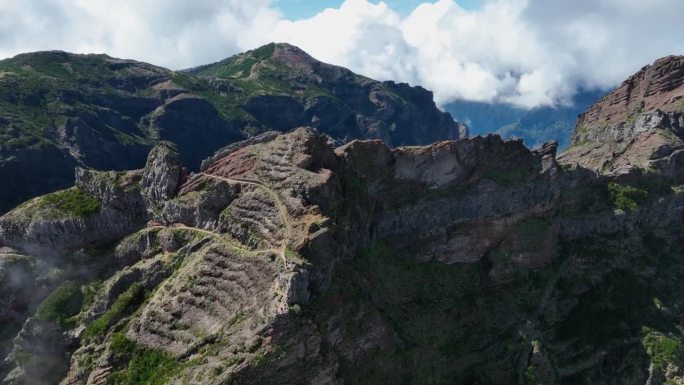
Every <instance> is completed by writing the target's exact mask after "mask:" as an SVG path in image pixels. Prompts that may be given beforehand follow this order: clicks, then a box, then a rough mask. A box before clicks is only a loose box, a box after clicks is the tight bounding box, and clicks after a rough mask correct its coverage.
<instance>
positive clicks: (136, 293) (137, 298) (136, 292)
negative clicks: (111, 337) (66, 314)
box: [83, 282, 145, 339]
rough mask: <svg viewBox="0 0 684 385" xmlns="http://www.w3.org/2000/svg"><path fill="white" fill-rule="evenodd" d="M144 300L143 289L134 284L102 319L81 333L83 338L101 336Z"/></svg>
mask: <svg viewBox="0 0 684 385" xmlns="http://www.w3.org/2000/svg"><path fill="white" fill-rule="evenodd" d="M144 299H145V289H144V288H143V287H142V285H140V284H139V283H137V282H136V283H134V284H133V285H131V287H129V288H128V290H126V291H125V292H124V293H123V294H121V295H120V296H119V298H117V299H116V301H115V302H114V304H113V305H112V307H111V308H110V309H109V310H107V312H106V313H105V314H103V315H102V317H100V318H98V319H96V320H95V321H93V322H92V323H91V324H90V325H88V327H87V328H86V330H85V331H84V332H83V337H84V338H86V339H92V338H94V337H97V336H101V335H103V334H104V333H105V332H106V331H107V329H109V327H110V326H111V325H113V324H114V323H115V322H117V321H119V320H120V319H122V318H123V317H125V316H127V315H129V314H131V313H132V312H133V311H134V310H135V309H136V308H137V307H138V305H140V304H141V303H142V302H143V300H144Z"/></svg>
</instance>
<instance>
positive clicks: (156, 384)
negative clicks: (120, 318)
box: [108, 333, 182, 385]
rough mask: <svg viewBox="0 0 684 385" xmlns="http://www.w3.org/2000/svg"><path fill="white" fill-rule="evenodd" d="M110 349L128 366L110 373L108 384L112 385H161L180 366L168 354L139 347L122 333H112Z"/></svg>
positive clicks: (176, 371) (180, 366) (178, 369)
mask: <svg viewBox="0 0 684 385" xmlns="http://www.w3.org/2000/svg"><path fill="white" fill-rule="evenodd" d="M110 349H111V351H112V353H113V354H114V356H115V357H117V359H120V360H121V361H123V362H128V366H127V367H126V368H125V369H123V370H120V371H117V372H114V373H112V374H111V375H110V376H109V378H108V384H113V385H138V384H146V385H162V384H166V383H167V381H168V380H169V378H171V377H172V376H173V375H175V374H177V373H178V372H179V371H180V368H182V365H181V364H179V363H178V362H177V360H176V359H174V358H173V357H172V356H170V355H169V354H167V353H165V352H162V351H158V350H152V349H145V348H142V347H139V346H138V345H137V344H136V343H135V342H134V341H131V340H129V339H128V338H126V336H125V335H124V334H123V333H114V334H113V335H112V342H111V344H110Z"/></svg>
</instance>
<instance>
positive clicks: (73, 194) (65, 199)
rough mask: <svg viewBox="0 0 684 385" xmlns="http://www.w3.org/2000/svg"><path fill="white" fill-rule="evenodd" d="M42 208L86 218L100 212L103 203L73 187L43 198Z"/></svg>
mask: <svg viewBox="0 0 684 385" xmlns="http://www.w3.org/2000/svg"><path fill="white" fill-rule="evenodd" d="M40 207H41V208H53V209H56V210H57V211H58V212H60V213H62V214H65V215H68V216H76V217H81V218H86V217H88V216H90V215H92V214H96V213H98V212H100V210H101V209H102V202H100V201H99V200H98V199H97V198H95V197H93V196H92V195H90V194H88V193H87V192H85V191H83V190H81V189H79V188H78V187H73V188H70V189H68V190H63V191H58V192H55V193H52V194H48V195H45V196H43V197H42V198H40Z"/></svg>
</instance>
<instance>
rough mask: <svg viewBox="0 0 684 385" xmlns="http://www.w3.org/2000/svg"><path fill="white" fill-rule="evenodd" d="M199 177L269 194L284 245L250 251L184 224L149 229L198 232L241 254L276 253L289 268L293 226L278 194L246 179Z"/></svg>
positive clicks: (216, 176) (214, 233) (242, 246)
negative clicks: (278, 216)
mask: <svg viewBox="0 0 684 385" xmlns="http://www.w3.org/2000/svg"><path fill="white" fill-rule="evenodd" d="M199 175H203V176H206V177H209V178H213V179H216V180H221V181H224V182H227V183H230V184H246V185H251V186H256V187H258V188H260V189H262V190H264V191H266V193H268V194H269V195H270V196H271V197H272V198H273V200H274V202H275V205H276V207H277V209H278V212H279V214H280V217H281V220H282V221H283V223H284V224H285V234H284V237H283V241H282V244H281V245H280V247H279V248H277V249H275V248H267V249H256V250H252V249H248V248H246V247H244V245H242V244H240V243H239V242H237V241H235V240H234V239H228V238H227V237H226V236H225V235H223V234H221V233H216V232H213V231H210V230H205V229H200V228H197V227H191V226H187V225H185V224H182V223H174V224H172V225H170V226H162V225H155V226H148V227H147V229H174V230H185V231H192V232H197V233H201V234H205V235H208V236H210V237H212V238H215V239H218V240H219V241H220V242H221V243H223V244H224V245H226V246H228V247H230V248H232V249H235V250H238V251H239V252H242V253H245V254H252V255H254V254H260V253H269V252H270V253H275V254H278V256H280V259H281V260H282V261H283V264H284V266H285V267H287V244H288V242H289V240H290V236H291V226H290V220H289V218H288V215H287V209H286V208H285V204H284V203H283V201H282V199H281V198H280V196H279V195H278V193H276V192H275V191H274V190H273V189H272V188H270V187H268V186H266V185H265V184H263V183H261V182H258V181H253V180H246V179H232V178H226V177H222V176H218V175H213V174H207V173H200V174H199Z"/></svg>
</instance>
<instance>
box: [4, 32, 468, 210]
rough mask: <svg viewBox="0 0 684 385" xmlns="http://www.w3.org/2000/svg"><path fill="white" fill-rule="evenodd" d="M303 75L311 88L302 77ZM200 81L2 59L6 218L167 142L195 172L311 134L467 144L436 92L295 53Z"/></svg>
mask: <svg viewBox="0 0 684 385" xmlns="http://www.w3.org/2000/svg"><path fill="white" fill-rule="evenodd" d="M259 52H261V54H260V53H259ZM264 52H266V53H269V54H268V55H266V54H264ZM283 52H287V53H292V54H291V55H289V54H288V55H284V54H283ZM255 55H256V56H258V57H260V58H261V59H259V60H261V61H255V62H254V63H255V64H254V66H255V71H254V72H255V73H258V76H256V75H255V76H253V77H249V76H243V75H244V74H243V73H242V72H239V71H238V72H235V71H236V70H235V68H233V67H235V66H237V64H235V63H240V65H242V66H243V67H245V68H248V69H250V70H251V67H250V66H248V65H247V64H249V63H247V64H245V61H246V60H247V58H251V57H253V56H255ZM259 55H263V57H261V56H259ZM249 60H252V59H249ZM247 61H248V60H247ZM231 63H233V64H231ZM269 63H270V64H269ZM272 63H278V65H277V66H275V65H273V64H272ZM302 63H306V64H302ZM303 65H305V66H308V67H306V68H308V70H307V71H304V72H306V74H307V76H308V78H306V79H300V77H301V76H303V75H302V73H304V72H302V70H301V66H303ZM311 66H313V67H311ZM238 67H239V66H238ZM226 68H227V69H226ZM231 71H233V72H231ZM194 72H196V73H197V75H192V74H190V73H183V72H174V71H170V70H167V69H164V68H160V67H155V66H152V65H149V64H145V63H140V62H135V61H132V60H121V59H115V58H111V57H108V56H106V55H74V54H69V53H64V52H38V53H32V54H24V55H18V56H16V57H14V58H12V59H6V60H2V61H0V140H1V141H0V178H2V179H3V180H10V181H13V183H11V184H3V185H2V186H0V212H4V211H5V210H7V209H9V208H11V207H13V206H15V205H17V204H19V203H20V202H22V201H24V200H26V199H28V198H31V197H34V196H36V195H39V194H43V193H46V192H50V191H54V190H57V189H61V188H66V187H68V186H69V185H70V184H71V183H72V180H73V168H74V167H75V166H81V167H87V168H95V169H105V170H106V169H116V170H124V169H133V168H139V167H141V166H142V165H143V164H144V161H145V156H146V154H147V153H148V151H149V150H150V148H151V147H152V146H153V145H154V144H156V143H159V142H160V141H169V142H172V143H175V144H176V145H177V146H178V149H179V151H180V154H181V158H182V160H183V165H184V166H187V167H189V168H191V169H194V170H196V169H197V168H198V167H199V165H200V162H201V161H202V160H203V159H204V158H206V157H208V156H209V155H211V154H212V153H213V152H214V151H216V150H217V149H219V148H221V147H223V146H225V145H227V144H229V143H233V142H235V141H237V140H241V139H244V138H247V137H250V136H253V135H256V134H258V133H261V132H264V131H267V130H270V129H277V130H288V129H291V128H294V127H297V126H299V125H301V124H310V125H314V126H316V127H318V128H319V129H321V130H322V131H324V132H327V133H330V134H331V135H332V136H333V137H334V138H335V139H336V140H338V141H346V140H349V139H352V138H383V139H386V140H388V141H390V142H393V143H394V144H420V143H428V142H431V141H434V140H438V139H448V138H458V137H460V136H461V135H462V134H463V131H464V127H463V126H462V125H459V124H457V123H455V122H454V121H453V119H451V117H450V116H449V115H448V114H444V113H442V112H440V111H439V110H438V109H437V108H436V107H435V105H434V103H433V102H432V94H431V93H429V92H428V91H425V90H423V89H421V88H412V87H409V86H407V85H402V84H394V83H380V82H375V81H373V80H370V79H367V78H363V77H361V76H358V75H355V74H353V73H351V72H350V71H348V70H345V69H342V68H339V67H334V66H330V65H326V64H323V63H320V62H318V61H316V60H315V59H313V58H311V57H310V56H308V55H306V54H305V53H304V52H302V51H301V50H299V49H296V48H295V47H292V46H288V45H282V44H278V45H276V44H271V45H267V46H265V47H262V48H260V49H259V50H255V51H251V52H250V53H246V54H242V55H237V56H235V57H233V58H230V59H227V60H226V61H224V62H222V63H219V64H216V65H211V66H206V67H205V68H204V70H203V71H201V73H200V72H199V71H194ZM221 76H223V77H221ZM232 76H238V78H235V79H234V78H233V77H232ZM319 80H320V84H319V82H318V81H319ZM266 111H267V112H266Z"/></svg>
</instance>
